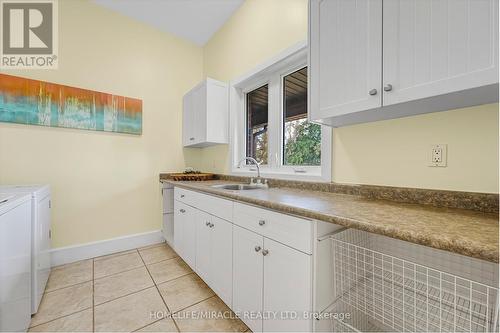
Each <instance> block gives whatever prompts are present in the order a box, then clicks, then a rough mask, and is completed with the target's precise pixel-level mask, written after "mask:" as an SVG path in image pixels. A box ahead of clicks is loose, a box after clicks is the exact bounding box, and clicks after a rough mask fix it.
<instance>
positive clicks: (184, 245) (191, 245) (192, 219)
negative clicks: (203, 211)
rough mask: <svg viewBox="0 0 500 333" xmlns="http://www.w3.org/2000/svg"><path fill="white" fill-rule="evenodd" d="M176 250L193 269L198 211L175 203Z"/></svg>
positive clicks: (180, 203)
mask: <svg viewBox="0 0 500 333" xmlns="http://www.w3.org/2000/svg"><path fill="white" fill-rule="evenodd" d="M174 209H175V212H174V229H175V233H174V248H175V251H176V252H177V253H178V254H179V256H181V258H182V259H184V261H185V262H186V263H187V264H188V265H189V266H191V267H195V263H196V214H197V212H198V210H196V209H195V208H193V207H191V206H188V205H185V204H183V203H182V202H179V201H175V203H174Z"/></svg>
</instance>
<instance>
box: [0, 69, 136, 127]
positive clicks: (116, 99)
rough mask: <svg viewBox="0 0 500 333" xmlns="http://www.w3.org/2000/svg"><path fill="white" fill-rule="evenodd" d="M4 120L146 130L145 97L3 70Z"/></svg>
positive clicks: (0, 100) (0, 102) (0, 111)
mask: <svg viewBox="0 0 500 333" xmlns="http://www.w3.org/2000/svg"><path fill="white" fill-rule="evenodd" d="M0 122H8V123H18V124H26V125H41V126H52V127H66V128H77V129H86V130H93V131H105V132H118V133H128V134H138V135H140V134H142V100H140V99H135V98H129V97H123V96H117V95H112V94H106V93H101V92H97V91H92V90H86V89H80V88H74V87H69V86H64V85H60V84H54V83H49V82H44V81H37V80H31V79H26V78H21V77H16V76H11V75H5V74H0Z"/></svg>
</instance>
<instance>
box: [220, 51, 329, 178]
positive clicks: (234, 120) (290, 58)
mask: <svg viewBox="0 0 500 333" xmlns="http://www.w3.org/2000/svg"><path fill="white" fill-rule="evenodd" d="M306 66H308V61H307V43H306V42H300V43H297V44H296V45H294V46H292V47H290V48H288V49H286V50H284V51H283V52H281V53H280V54H278V55H277V56H276V57H274V58H273V59H270V60H269V61H267V62H265V63H263V64H261V65H259V66H257V67H256V68H255V69H254V70H252V71H250V73H247V74H246V75H244V76H242V77H240V78H238V79H236V80H233V81H231V82H230V85H229V89H230V92H229V102H230V112H229V113H230V135H229V144H230V158H229V170H230V171H231V174H233V175H239V176H254V175H255V173H256V168H255V166H253V165H246V164H244V163H242V165H241V166H240V167H238V163H239V162H240V161H241V160H242V159H243V158H244V157H245V156H246V126H247V124H246V94H247V93H248V92H251V91H252V90H255V89H257V88H259V87H262V86H264V85H266V84H268V89H269V90H268V91H269V113H268V117H269V118H268V132H267V133H268V147H269V151H268V153H269V156H268V162H269V163H268V165H261V167H260V169H261V175H262V176H263V177H270V178H281V179H299V180H309V181H331V179H332V178H331V177H332V167H331V165H332V128H331V127H328V126H324V125H322V126H321V166H287V165H282V163H283V156H282V154H283V142H282V141H283V126H282V121H283V117H284V113H283V111H284V110H283V103H282V101H283V89H282V83H283V78H284V77H285V76H286V75H288V74H291V73H293V72H295V71H297V70H299V69H301V68H304V67H306ZM309 105H310V104H309ZM273 110H279V112H276V111H273ZM276 128H279V129H280V130H279V131H276ZM273 153H274V154H273Z"/></svg>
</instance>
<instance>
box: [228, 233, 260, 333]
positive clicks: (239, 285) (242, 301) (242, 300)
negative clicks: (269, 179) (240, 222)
mask: <svg viewBox="0 0 500 333" xmlns="http://www.w3.org/2000/svg"><path fill="white" fill-rule="evenodd" d="M263 247H264V237H262V236H261V235H258V234H256V233H254V232H251V231H248V230H246V229H243V228H240V227H237V226H233V310H234V311H235V312H236V313H238V314H239V315H240V317H241V319H242V320H243V321H244V322H245V324H247V326H248V328H250V329H251V330H252V331H253V332H262V319H261V318H252V315H256V314H260V313H261V312H262V296H263V295H262V292H263V289H264V288H263V287H264V279H263V277H264V274H263V271H264V265H263V260H264V258H263V256H262V248H263Z"/></svg>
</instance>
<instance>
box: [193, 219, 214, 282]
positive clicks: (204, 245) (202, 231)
mask: <svg viewBox="0 0 500 333" xmlns="http://www.w3.org/2000/svg"><path fill="white" fill-rule="evenodd" d="M211 223H212V222H211V216H210V215H208V214H207V213H204V212H201V211H197V214H196V269H195V271H196V273H198V275H199V276H200V277H201V278H202V279H203V280H205V282H206V283H208V284H209V285H210V282H211V280H212V279H211V275H210V272H211V258H212V253H211V247H212V245H211V244H212V229H211V228H210V225H211Z"/></svg>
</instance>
